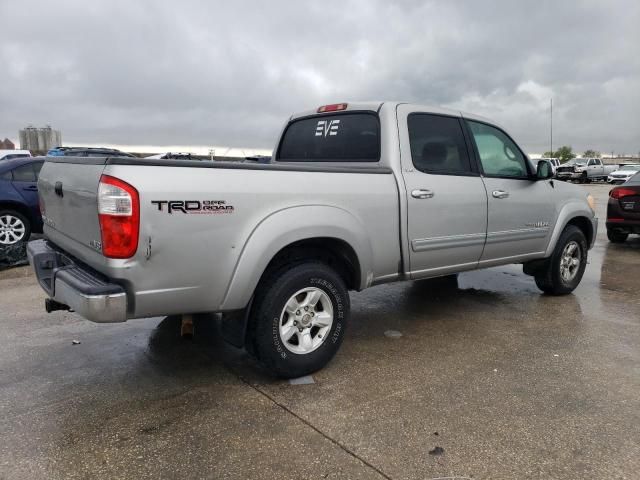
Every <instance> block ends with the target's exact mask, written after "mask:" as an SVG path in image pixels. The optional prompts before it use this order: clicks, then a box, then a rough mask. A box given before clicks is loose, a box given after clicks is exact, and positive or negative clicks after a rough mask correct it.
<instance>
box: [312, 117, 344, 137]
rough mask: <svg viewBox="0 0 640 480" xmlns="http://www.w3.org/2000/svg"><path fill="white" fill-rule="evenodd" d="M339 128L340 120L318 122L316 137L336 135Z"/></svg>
mask: <svg viewBox="0 0 640 480" xmlns="http://www.w3.org/2000/svg"><path fill="white" fill-rule="evenodd" d="M338 128H340V120H329V121H327V120H319V121H318V125H317V126H316V137H325V138H326V136H327V135H330V136H332V135H337V134H338Z"/></svg>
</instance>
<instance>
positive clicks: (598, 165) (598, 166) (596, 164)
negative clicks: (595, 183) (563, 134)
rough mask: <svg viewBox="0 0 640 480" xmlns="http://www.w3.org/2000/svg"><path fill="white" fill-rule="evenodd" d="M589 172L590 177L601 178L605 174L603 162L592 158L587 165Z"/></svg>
mask: <svg viewBox="0 0 640 480" xmlns="http://www.w3.org/2000/svg"><path fill="white" fill-rule="evenodd" d="M587 170H588V171H589V173H588V176H589V177H600V176H602V175H603V174H604V169H603V167H602V162H601V161H600V160H598V159H597V158H592V159H591V160H589V162H588V163H587Z"/></svg>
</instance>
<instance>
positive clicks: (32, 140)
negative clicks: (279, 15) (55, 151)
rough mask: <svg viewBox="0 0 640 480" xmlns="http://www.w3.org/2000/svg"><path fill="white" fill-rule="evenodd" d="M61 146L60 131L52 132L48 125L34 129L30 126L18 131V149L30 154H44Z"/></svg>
mask: <svg viewBox="0 0 640 480" xmlns="http://www.w3.org/2000/svg"><path fill="white" fill-rule="evenodd" d="M61 145H62V135H61V134H60V130H53V129H52V128H51V127H50V126H49V125H47V126H46V127H44V128H36V127H32V126H31V125H30V126H28V127H26V128H24V129H22V130H20V148H21V149H22V150H31V151H32V152H46V151H47V150H50V149H52V148H56V147H59V146H61Z"/></svg>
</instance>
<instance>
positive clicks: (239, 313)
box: [220, 306, 250, 348]
mask: <svg viewBox="0 0 640 480" xmlns="http://www.w3.org/2000/svg"><path fill="white" fill-rule="evenodd" d="M249 311H250V307H249V306H248V307H247V308H245V309H243V310H234V311H232V312H224V313H223V314H222V322H221V323H220V330H221V333H222V338H224V340H225V341H226V342H227V343H230V344H231V345H233V346H234V347H238V348H242V347H244V346H245V338H246V335H247V324H248V322H249Z"/></svg>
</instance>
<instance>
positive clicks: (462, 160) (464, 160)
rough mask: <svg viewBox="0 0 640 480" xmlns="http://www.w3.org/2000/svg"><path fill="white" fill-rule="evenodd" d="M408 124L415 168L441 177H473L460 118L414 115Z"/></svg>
mask: <svg viewBox="0 0 640 480" xmlns="http://www.w3.org/2000/svg"><path fill="white" fill-rule="evenodd" d="M407 125H408V129H409V144H410V145H411V160H412V162H413V166H414V167H415V168H416V169H418V170H420V171H421V172H424V173H431V174H440V175H471V174H474V172H473V169H472V167H471V161H470V159H469V154H468V152H467V145H466V142H465V139H464V133H463V131H462V126H461V125H460V120H459V119H458V118H454V117H446V116H442V115H434V114H428V113H411V114H410V115H409V117H408V118H407Z"/></svg>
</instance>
